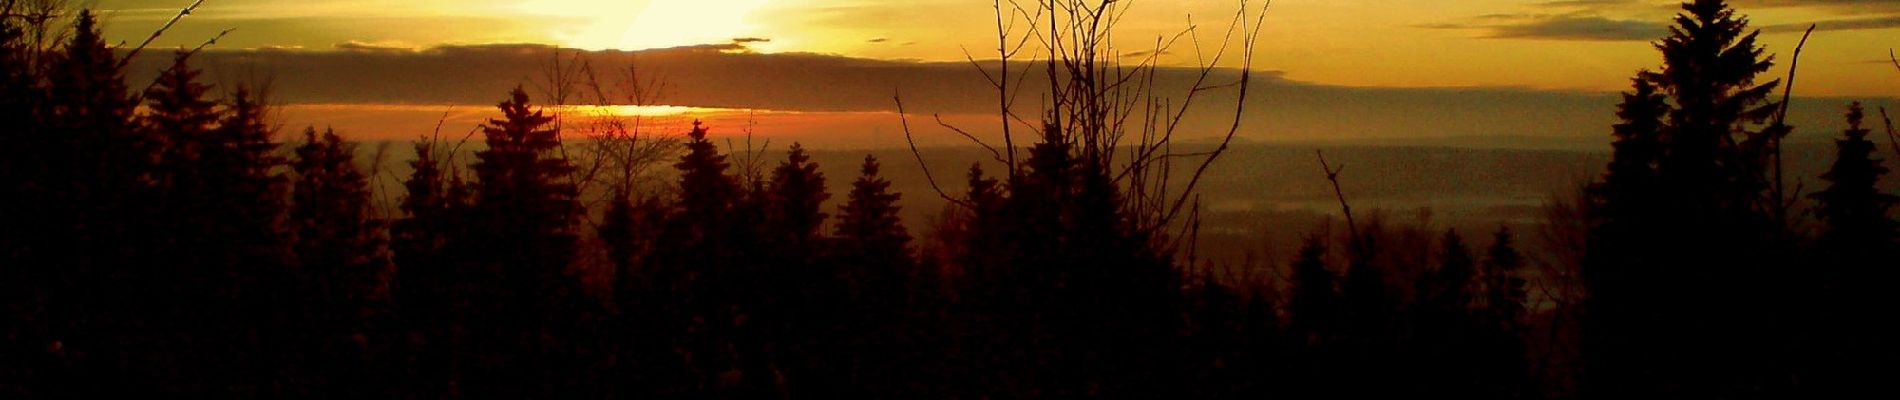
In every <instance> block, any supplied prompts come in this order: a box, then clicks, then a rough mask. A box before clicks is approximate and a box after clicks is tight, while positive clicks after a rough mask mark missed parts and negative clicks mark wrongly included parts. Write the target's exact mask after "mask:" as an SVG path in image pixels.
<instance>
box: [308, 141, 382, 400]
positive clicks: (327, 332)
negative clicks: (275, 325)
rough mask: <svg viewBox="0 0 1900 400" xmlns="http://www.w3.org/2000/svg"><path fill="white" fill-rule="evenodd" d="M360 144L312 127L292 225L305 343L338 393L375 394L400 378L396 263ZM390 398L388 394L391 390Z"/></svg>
mask: <svg viewBox="0 0 1900 400" xmlns="http://www.w3.org/2000/svg"><path fill="white" fill-rule="evenodd" d="M355 154H356V151H355V146H353V145H351V144H347V143H345V142H344V141H343V138H342V137H340V136H337V135H336V133H335V132H334V131H330V130H325V131H324V133H323V134H322V135H321V136H319V135H318V134H317V130H316V128H314V127H312V128H306V129H305V130H304V143H303V144H302V145H300V146H298V147H297V148H296V149H295V152H294V156H295V157H294V159H293V160H292V162H291V164H290V166H291V171H292V174H293V176H294V177H295V180H294V182H293V184H292V190H291V202H290V204H291V208H290V213H289V226H290V228H291V233H292V234H293V235H294V236H295V238H296V240H295V242H294V243H295V244H294V245H293V247H292V249H293V251H294V253H295V254H296V258H297V263H296V264H297V265H296V274H295V275H294V276H293V278H294V282H295V286H297V287H298V289H299V290H297V291H295V292H293V293H295V294H296V295H297V296H298V297H297V298H296V299H294V300H295V301H298V302H300V303H301V304H299V307H298V310H299V311H298V312H299V313H301V317H300V318H299V320H300V321H299V322H300V323H301V324H300V325H299V326H298V327H297V328H298V330H299V331H300V332H302V333H301V335H303V336H304V337H302V338H301V339H302V340H301V341H299V342H298V344H300V345H305V346H309V347H310V350H305V351H308V352H311V353H313V355H314V357H312V358H314V359H315V360H306V361H304V362H308V363H311V364H312V365H311V367H312V369H313V370H314V371H311V372H307V373H312V374H321V375H323V376H328V377H330V381H331V382H330V383H331V384H332V385H334V387H331V388H325V389H331V390H335V392H334V393H355V394H358V395H369V394H373V393H378V392H376V391H374V388H377V387H384V386H387V385H382V384H377V382H378V381H379V380H384V379H394V378H395V377H394V376H390V374H393V373H395V372H397V371H395V370H392V369H391V367H392V366H391V365H390V364H389V363H390V362H392V361H393V357H391V356H393V355H392V354H387V352H386V351H383V352H379V351H376V350H378V349H387V348H389V347H390V346H391V344H390V343H387V341H388V340H390V339H391V336H392V335H390V333H391V332H390V331H389V329H390V328H393V326H390V325H391V324H392V323H393V322H394V321H393V320H392V319H391V317H392V315H391V313H390V310H389V309H388V305H389V303H388V301H389V290H388V284H389V279H390V273H391V270H390V267H391V264H390V260H389V254H388V245H387V241H388V238H387V236H386V235H385V231H384V222H383V220H382V219H381V218H379V217H377V216H376V215H375V214H374V212H375V210H373V206H372V205H371V203H370V188H369V182H368V180H367V179H366V178H365V177H364V176H363V173H362V172H361V171H360V170H358V169H357V167H356V164H355V161H356V160H355V157H356V156H355ZM383 394H385V395H387V393H383Z"/></svg>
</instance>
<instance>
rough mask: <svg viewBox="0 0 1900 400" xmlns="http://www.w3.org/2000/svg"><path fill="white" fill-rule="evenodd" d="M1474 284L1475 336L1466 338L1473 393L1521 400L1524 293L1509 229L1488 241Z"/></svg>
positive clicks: (1525, 372)
mask: <svg viewBox="0 0 1900 400" xmlns="http://www.w3.org/2000/svg"><path fill="white" fill-rule="evenodd" d="M1491 238H1492V241H1491V249H1490V250H1489V251H1487V252H1486V257H1485V259H1484V263H1483V264H1482V268H1481V272H1480V274H1479V279H1480V280H1481V282H1482V283H1483V285H1482V286H1481V288H1482V290H1483V292H1482V293H1480V294H1479V297H1478V298H1477V300H1479V301H1480V304H1482V306H1483V308H1481V309H1479V310H1476V316H1477V317H1478V318H1477V322H1478V324H1477V325H1476V328H1477V332H1476V334H1475V335H1473V336H1472V337H1471V339H1472V340H1473V341H1474V342H1475V343H1478V346H1477V348H1476V349H1475V350H1476V352H1477V353H1478V354H1477V355H1476V358H1478V361H1477V364H1478V365H1479V366H1480V367H1479V369H1478V373H1479V375H1478V379H1479V380H1478V387H1479V388H1481V390H1482V392H1481V393H1480V394H1479V395H1481V396H1483V397H1486V398H1497V399H1513V398H1523V397H1527V396H1530V395H1533V394H1534V393H1531V392H1529V391H1528V390H1529V389H1532V388H1530V387H1528V382H1527V381H1528V379H1529V374H1530V364H1529V359H1528V357H1529V355H1528V353H1527V350H1526V349H1525V340H1524V335H1526V334H1528V333H1529V332H1527V331H1526V330H1525V323H1524V318H1525V314H1526V309H1525V302H1526V301H1528V300H1529V299H1528V297H1529V293H1528V292H1527V291H1526V290H1527V289H1526V287H1525V285H1526V284H1527V281H1526V280H1525V278H1524V277H1523V275H1522V273H1523V272H1522V271H1523V269H1524V267H1525V258H1524V255H1523V254H1521V253H1519V252H1518V251H1517V246H1516V244H1515V243H1516V241H1517V240H1516V237H1515V235H1514V234H1512V233H1511V229H1510V228H1509V227H1499V228H1498V231H1497V233H1495V234H1493V235H1492V236H1491Z"/></svg>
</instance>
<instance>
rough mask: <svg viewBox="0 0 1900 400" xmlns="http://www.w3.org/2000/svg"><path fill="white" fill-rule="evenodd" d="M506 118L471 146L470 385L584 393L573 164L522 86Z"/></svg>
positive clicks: (466, 317)
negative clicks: (574, 268) (477, 147)
mask: <svg viewBox="0 0 1900 400" xmlns="http://www.w3.org/2000/svg"><path fill="white" fill-rule="evenodd" d="M497 108H499V109H500V110H501V112H502V116H503V117H502V118H499V119H492V120H490V121H489V122H488V124H487V125H485V126H483V128H482V133H483V135H484V139H485V142H486V144H487V145H488V146H487V149H485V150H482V151H478V152H476V153H475V158H476V162H475V163H474V164H473V165H471V167H470V169H471V170H472V171H473V172H474V175H475V178H476V180H475V182H473V190H474V192H475V202H474V204H473V209H472V214H471V215H470V218H471V219H470V221H468V222H469V223H470V224H472V226H471V228H473V229H470V230H468V231H467V232H466V236H465V237H464V238H461V240H460V242H459V243H458V244H457V247H453V248H455V249H458V250H459V251H462V252H466V253H465V254H466V257H467V258H466V260H467V263H466V264H464V265H460V266H458V267H459V268H467V269H470V270H469V271H467V272H465V273H466V274H467V277H468V279H467V281H466V282H465V283H466V284H467V285H469V286H467V291H466V292H463V293H460V295H461V296H464V298H467V299H468V300H467V301H468V302H469V309H468V310H465V311H464V314H463V315H462V324H463V329H465V330H467V331H468V333H467V334H468V335H469V338H468V341H467V343H466V344H465V346H467V347H465V349H467V350H469V351H471V352H472V353H474V354H471V355H472V356H473V358H472V359H469V360H465V361H464V362H468V363H472V365H474V366H476V367H475V368H471V370H470V371H469V375H467V376H466V379H467V380H466V381H464V382H463V383H465V384H468V385H470V387H471V390H476V388H481V387H483V386H481V385H494V386H490V387H487V389H486V390H490V391H493V393H497V394H501V393H512V395H522V396H526V395H531V394H535V393H542V394H551V393H555V394H558V393H569V394H576V395H578V394H579V393H585V390H587V389H588V388H585V387H573V386H572V383H573V382H574V381H575V380H578V379H582V378H583V377H584V376H585V374H583V372H584V371H583V370H581V369H580V368H581V367H582V366H584V365H586V363H587V361H586V358H587V357H593V356H597V354H584V353H588V352H589V350H588V349H586V348H585V347H582V346H579V345H578V343H584V341H581V339H582V338H583V337H586V336H587V332H585V330H586V329H588V328H586V325H585V324H586V323H585V319H586V318H591V316H592V315H594V313H593V311H594V310H591V309H590V308H591V307H589V300H587V299H586V298H585V294H584V293H581V291H580V285H579V282H578V280H576V279H575V278H574V276H573V275H572V274H570V271H569V267H570V264H571V263H572V261H573V259H574V256H575V252H576V251H577V247H576V246H577V243H576V242H577V240H578V239H577V237H576V234H575V232H574V230H575V227H576V224H577V223H578V222H579V217H580V212H581V209H580V204H579V202H577V201H576V200H575V199H576V197H577V196H579V193H578V191H577V189H576V188H575V186H574V184H573V181H572V180H571V177H570V176H569V175H570V174H572V173H573V172H574V167H573V166H572V165H571V164H569V163H568V161H567V159H566V158H564V157H561V156H560V146H561V143H560V131H559V130H558V128H555V127H551V126H549V124H550V123H553V122H554V120H555V118H554V117H553V116H549V115H546V114H544V113H543V112H542V111H540V110H535V109H534V108H533V106H532V104H530V102H529V99H528V95H527V93H526V92H524V91H522V90H521V89H520V88H516V89H515V90H514V91H513V93H511V94H510V98H509V99H508V100H506V101H503V102H501V103H500V104H499V105H497Z"/></svg>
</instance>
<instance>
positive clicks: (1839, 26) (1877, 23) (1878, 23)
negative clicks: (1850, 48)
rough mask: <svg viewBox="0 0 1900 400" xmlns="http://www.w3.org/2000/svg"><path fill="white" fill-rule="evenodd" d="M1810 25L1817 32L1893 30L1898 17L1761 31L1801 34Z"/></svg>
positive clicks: (1783, 27) (1772, 28) (1783, 26)
mask: <svg viewBox="0 0 1900 400" xmlns="http://www.w3.org/2000/svg"><path fill="white" fill-rule="evenodd" d="M1810 24H1812V25H1815V30H1819V31H1855V30H1867V29H1893V28H1900V15H1893V16H1883V17H1871V18H1844V19H1831V20H1825V21H1820V22H1813V23H1801V24H1780V25H1769V26H1767V27H1763V28H1762V30H1763V31H1765V32H1801V31H1804V30H1807V29H1808V25H1810Z"/></svg>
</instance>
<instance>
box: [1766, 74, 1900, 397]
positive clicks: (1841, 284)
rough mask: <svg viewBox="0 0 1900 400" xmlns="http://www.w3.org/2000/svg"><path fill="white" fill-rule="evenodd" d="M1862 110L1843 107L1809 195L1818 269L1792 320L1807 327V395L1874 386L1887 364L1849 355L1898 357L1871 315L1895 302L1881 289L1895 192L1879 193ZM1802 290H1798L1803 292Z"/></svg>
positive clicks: (1890, 258)
mask: <svg viewBox="0 0 1900 400" xmlns="http://www.w3.org/2000/svg"><path fill="white" fill-rule="evenodd" d="M1864 116H1865V114H1864V112H1863V111H1862V108H1861V105H1860V103H1858V102H1856V103H1854V104H1852V105H1850V106H1849V107H1848V110H1847V129H1846V130H1844V131H1843V132H1842V134H1841V135H1842V138H1841V139H1837V140H1835V142H1834V143H1835V158H1834V164H1833V166H1832V167H1831V168H1829V169H1828V171H1827V173H1826V174H1823V175H1821V179H1824V180H1827V181H1828V182H1829V185H1828V187H1827V188H1826V189H1823V190H1821V191H1820V192H1817V193H1814V194H1812V195H1810V196H1809V197H1811V198H1813V199H1814V200H1815V210H1814V213H1815V216H1816V217H1817V218H1818V219H1819V220H1820V222H1821V230H1820V235H1819V237H1818V238H1816V243H1815V246H1814V249H1813V250H1812V253H1813V254H1812V255H1811V256H1810V257H1809V258H1810V259H1812V260H1813V261H1812V263H1813V264H1814V266H1813V267H1812V268H1816V269H1818V270H1819V271H1818V273H1816V274H1814V275H1815V278H1816V279H1815V281H1814V282H1811V283H1808V282H1803V283H1807V284H1812V285H1814V286H1816V287H1815V288H1814V291H1813V292H1811V293H1812V294H1810V295H1808V296H1804V297H1810V298H1807V299H1797V300H1796V301H1800V302H1801V304H1802V305H1803V306H1804V307H1802V308H1803V309H1804V311H1803V313H1804V314H1806V315H1807V316H1808V317H1809V318H1810V319H1800V320H1793V321H1791V322H1790V323H1802V324H1804V325H1807V326H1808V327H1809V330H1808V332H1812V333H1810V334H1808V336H1809V337H1807V338H1806V340H1807V342H1808V344H1809V347H1804V349H1807V350H1805V351H1807V352H1809V354H1808V356H1809V357H1807V358H1805V359H1803V361H1804V362H1803V364H1806V365H1812V366H1815V368H1813V369H1812V370H1810V371H1803V372H1806V374H1804V378H1806V379H1809V380H1812V381H1813V382H1814V383H1813V384H1812V387H1813V388H1814V389H1815V390H1813V391H1811V392H1808V393H1807V394H1808V395H1813V396H1819V397H1838V396H1852V394H1853V393H1863V392H1865V391H1867V390H1878V389H1876V387H1878V386H1879V385H1880V383H1879V382H1882V381H1883V379H1882V378H1880V377H1881V376H1886V375H1888V374H1891V373H1892V372H1893V371H1894V369H1893V368H1886V367H1871V366H1865V365H1862V364H1861V363H1859V362H1856V361H1855V360H1864V359H1867V357H1873V358H1879V359H1892V358H1893V357H1895V356H1896V355H1900V352H1897V351H1896V350H1900V346H1896V345H1894V344H1892V341H1893V339H1892V336H1893V335H1894V334H1896V333H1900V332H1896V331H1895V330H1894V329H1892V328H1890V327H1888V325H1890V324H1885V323H1882V322H1879V321H1877V318H1873V317H1871V316H1874V315H1881V314H1883V313H1886V312H1888V311H1889V310H1891V309H1892V306H1893V305H1894V304H1895V302H1894V301H1892V300H1891V299H1890V298H1889V297H1888V296H1885V295H1882V294H1881V293H1886V292H1888V290H1887V289H1886V288H1887V286H1888V285H1891V284H1892V283H1893V282H1894V281H1895V279H1896V278H1900V274H1897V273H1895V271H1894V269H1895V268H1896V266H1900V243H1897V242H1896V241H1895V239H1896V235H1897V234H1900V232H1896V228H1897V227H1900V224H1897V223H1896V222H1895V221H1894V219H1893V216H1892V215H1893V214H1892V209H1893V206H1894V204H1895V202H1896V201H1900V198H1897V197H1896V196H1894V195H1892V194H1888V193H1885V192H1882V191H1881V190H1880V188H1879V183H1880V180H1881V178H1882V177H1883V176H1885V175H1886V174H1887V172H1888V169H1887V167H1886V166H1883V165H1881V164H1882V162H1881V160H1880V159H1877V158H1875V157H1874V153H1875V152H1876V151H1878V148H1877V147H1876V145H1875V143H1874V142H1872V141H1869V140H1867V134H1868V133H1869V132H1868V130H1867V129H1866V128H1864V127H1862V126H1861V123H1862V119H1863V117H1864ZM1804 294H1806V293H1804Z"/></svg>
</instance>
